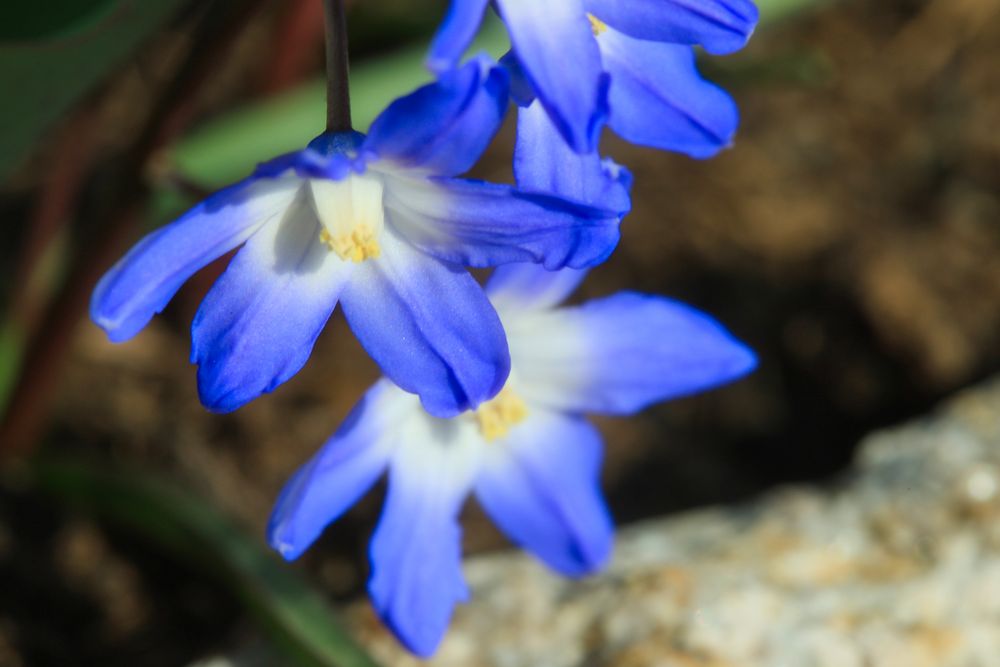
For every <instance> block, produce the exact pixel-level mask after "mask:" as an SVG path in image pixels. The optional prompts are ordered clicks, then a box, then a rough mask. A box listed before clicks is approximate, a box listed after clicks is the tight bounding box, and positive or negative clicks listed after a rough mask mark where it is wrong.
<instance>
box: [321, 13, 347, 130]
mask: <svg viewBox="0 0 1000 667" xmlns="http://www.w3.org/2000/svg"><path fill="white" fill-rule="evenodd" d="M323 10H324V14H325V15H326V131H327V132H347V131H349V130H351V94H350V90H349V87H348V72H349V70H350V65H349V63H348V57H347V19H346V18H344V0H323Z"/></svg>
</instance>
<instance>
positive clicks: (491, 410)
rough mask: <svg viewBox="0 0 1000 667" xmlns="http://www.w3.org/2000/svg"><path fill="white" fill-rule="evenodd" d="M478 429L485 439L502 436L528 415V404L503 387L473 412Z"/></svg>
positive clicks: (489, 439)
mask: <svg viewBox="0 0 1000 667" xmlns="http://www.w3.org/2000/svg"><path fill="white" fill-rule="evenodd" d="M475 415H476V421H477V422H478V423H479V431H480V432H481V433H482V434H483V437H484V438H485V439H486V440H487V441H492V440H496V439H497V438H502V437H504V436H505V435H507V433H508V432H509V431H510V429H511V428H512V427H514V426H515V425H517V424H519V423H520V422H522V421H524V418H525V417H527V416H528V406H527V405H525V403H524V401H523V400H522V399H521V397H520V396H518V395H517V394H515V393H514V392H513V391H511V390H510V389H504V390H503V391H501V392H500V393H499V394H497V395H496V396H495V397H494V398H493V400H491V401H488V402H486V403H483V404H482V405H480V406H479V409H478V410H476V412H475Z"/></svg>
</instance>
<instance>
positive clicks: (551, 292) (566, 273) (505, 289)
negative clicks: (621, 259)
mask: <svg viewBox="0 0 1000 667" xmlns="http://www.w3.org/2000/svg"><path fill="white" fill-rule="evenodd" d="M587 273H588V270H587V269H560V270H559V271H549V270H548V269H546V268H545V267H544V266H542V265H541V264H529V263H528V262H516V263H514V264H504V265H503V266H498V267H497V268H496V269H495V270H494V271H493V275H491V276H490V280H489V282H488V283H486V294H488V295H489V297H490V302H491V303H492V304H493V306H494V307H495V308H496V309H497V311H498V312H500V313H501V314H502V313H504V312H508V311H509V312H517V311H528V310H542V309H546V308H552V307H553V306H557V305H559V304H560V303H562V302H563V301H564V300H565V299H566V298H567V297H568V296H569V295H570V294H571V293H572V292H573V290H575V289H576V287H577V285H579V284H580V283H581V282H582V281H583V279H584V278H585V277H586V275H587Z"/></svg>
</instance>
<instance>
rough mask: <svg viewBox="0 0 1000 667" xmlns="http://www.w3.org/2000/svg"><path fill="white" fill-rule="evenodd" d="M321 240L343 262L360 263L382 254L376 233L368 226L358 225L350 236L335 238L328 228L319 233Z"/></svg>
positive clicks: (344, 235)
mask: <svg viewBox="0 0 1000 667" xmlns="http://www.w3.org/2000/svg"><path fill="white" fill-rule="evenodd" d="M319 240H320V241H321V242H322V243H323V244H324V245H325V246H326V247H328V248H329V249H330V250H332V251H333V252H335V253H337V256H338V257H340V258H341V259H343V260H350V261H352V262H356V263H360V262H363V261H365V260H366V259H375V258H376V257H378V256H379V255H381V254H382V249H381V248H380V247H379V245H378V239H377V238H375V233H374V232H373V231H372V229H371V227H369V226H368V225H358V226H357V227H355V228H354V229H352V230H351V233H350V234H341V235H339V236H334V235H333V234H331V233H330V232H329V231H328V230H327V229H326V228H323V229H321V230H320V232H319Z"/></svg>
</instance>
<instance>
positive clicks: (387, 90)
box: [171, 0, 826, 189]
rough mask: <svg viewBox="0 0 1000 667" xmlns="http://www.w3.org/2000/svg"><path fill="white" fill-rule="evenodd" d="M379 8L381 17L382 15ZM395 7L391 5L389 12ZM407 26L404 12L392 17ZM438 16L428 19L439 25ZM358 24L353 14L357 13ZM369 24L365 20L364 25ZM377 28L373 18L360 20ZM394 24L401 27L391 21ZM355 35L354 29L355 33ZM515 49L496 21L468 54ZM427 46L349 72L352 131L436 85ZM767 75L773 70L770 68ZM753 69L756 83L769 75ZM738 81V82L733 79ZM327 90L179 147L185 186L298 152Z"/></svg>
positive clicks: (770, 6) (213, 127)
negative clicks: (429, 68)
mask: <svg viewBox="0 0 1000 667" xmlns="http://www.w3.org/2000/svg"><path fill="white" fill-rule="evenodd" d="M825 1H826V0H757V4H758V6H759V7H760V11H761V21H762V22H769V21H775V20H778V19H782V18H785V17H787V16H789V15H791V14H793V13H795V12H796V11H800V10H803V9H807V8H811V7H815V6H816V5H819V4H821V3H823V2H825ZM381 4H384V3H380V10H381V9H383V8H382V7H381ZM391 5H392V3H390V6H391ZM390 15H391V16H395V17H397V19H398V21H397V22H401V23H404V24H405V25H407V26H423V25H424V23H423V22H421V21H415V22H413V23H407V22H405V21H403V19H402V18H399V17H400V16H401V14H400V12H399V11H396V12H390ZM438 15H439V14H438V13H435V12H425V13H424V14H423V16H424V17H425V19H426V17H427V16H431V17H433V18H436V17H437V16H438ZM352 17H353V13H352ZM364 18H365V17H364V16H362V19H364ZM361 23H362V26H369V28H368V29H370V25H371V17H370V16H369V17H368V18H367V21H365V20H363V21H361ZM389 23H390V25H395V24H396V23H394V22H393V21H390V22H389ZM353 30H354V28H353V27H352V31H353ZM508 48H509V42H508V40H507V34H506V31H505V29H504V27H503V24H502V23H501V22H500V21H499V20H498V19H497V18H496V17H495V16H492V15H491V16H490V17H489V18H488V19H487V21H486V22H485V24H484V27H483V29H482V30H481V31H480V34H479V36H478V38H477V39H476V42H475V43H474V44H473V46H472V48H471V49H470V52H473V53H474V52H478V51H486V52H487V53H489V54H491V55H493V56H494V57H499V56H500V55H502V54H503V53H504V52H506V50H507V49H508ZM426 49H427V45H426V44H424V43H420V44H416V45H413V46H411V47H408V48H403V49H401V50H399V51H398V52H395V53H392V54H390V55H386V56H380V57H375V58H370V59H366V60H363V61H361V62H358V63H356V64H355V65H354V66H353V67H352V70H351V105H352V113H353V116H354V125H355V127H357V128H358V129H359V130H360V131H365V130H366V129H367V127H368V126H369V125H370V124H371V122H372V120H374V118H375V116H376V115H378V113H379V112H380V111H381V110H382V109H384V108H385V107H386V105H388V104H389V103H390V102H391V101H392V100H393V99H395V98H397V97H399V96H400V95H403V94H405V93H407V92H409V91H411V90H413V89H414V88H416V87H417V86H419V85H422V84H424V83H426V82H427V81H429V80H430V74H429V72H428V71H427V70H426V69H425V68H424V65H423V62H424V57H425V55H426ZM817 63H818V61H817V58H815V57H813V58H810V59H808V62H806V63H804V64H801V66H799V65H800V64H798V63H790V62H783V63H780V68H781V70H782V73H779V74H776V76H783V75H790V76H793V77H795V78H807V79H808V78H816V77H817V76H820V74H821V73H819V74H818V73H817V70H821V69H822V63H819V64H817ZM765 68H767V69H770V67H769V66H767V65H765ZM761 70H762V68H761V67H758V68H755V69H754V70H753V71H752V72H751V74H752V76H753V77H754V78H757V77H764V76H767V74H766V73H765V72H762V71H761ZM730 78H732V77H730ZM325 104H326V88H325V84H324V82H323V81H322V80H320V79H317V80H316V81H313V82H310V83H307V84H305V85H303V86H301V87H299V88H297V89H295V90H293V91H291V92H288V93H285V94H283V95H278V96H276V97H273V98H271V99H269V100H265V101H263V102H260V103H258V104H254V105H249V106H245V107H242V108H240V109H238V110H236V111H234V112H232V113H230V114H227V115H224V116H222V117H220V118H218V119H216V120H214V121H212V122H210V123H206V124H204V125H202V126H201V127H200V128H198V129H197V130H196V131H195V132H193V133H192V134H191V135H190V136H188V137H187V138H185V139H184V140H183V141H181V142H180V143H178V144H177V145H176V146H175V147H174V149H173V151H172V154H171V158H172V160H173V164H174V166H175V168H176V169H177V171H178V172H179V173H181V174H182V175H183V176H184V178H185V179H187V180H189V181H191V182H194V183H197V184H198V185H200V186H202V187H204V188H206V189H214V188H218V187H221V186H223V185H226V184H228V183H231V182H233V181H235V180H238V179H240V178H243V177H244V176H246V175H247V174H248V173H249V171H250V170H251V168H252V167H253V165H255V164H257V163H259V162H262V161H264V160H267V159H269V158H271V157H273V156H275V155H278V154H280V153H286V152H289V151H293V150H297V149H299V148H301V147H302V146H304V145H305V144H306V143H308V142H309V140H310V139H312V138H313V137H314V136H316V135H317V134H318V133H319V131H320V130H321V129H322V127H323V119H324V118H325Z"/></svg>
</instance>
